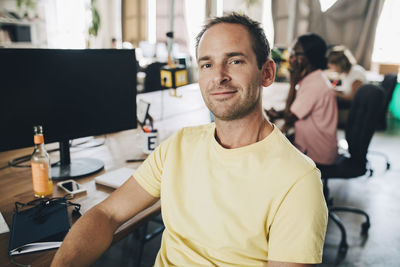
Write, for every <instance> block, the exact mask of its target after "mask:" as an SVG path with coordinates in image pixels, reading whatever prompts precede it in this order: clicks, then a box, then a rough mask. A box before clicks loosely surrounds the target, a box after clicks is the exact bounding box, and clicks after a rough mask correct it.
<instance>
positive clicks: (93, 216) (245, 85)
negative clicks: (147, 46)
mask: <svg viewBox="0 0 400 267" xmlns="http://www.w3.org/2000/svg"><path fill="white" fill-rule="evenodd" d="M196 47H197V61H198V64H199V84H200V88H201V92H202V95H203V98H204V101H205V103H206V104H207V106H208V107H209V109H210V110H211V111H212V113H213V114H214V115H215V124H214V123H211V124H208V125H203V126H198V127H190V128H185V129H182V130H181V131H179V132H178V133H176V134H175V135H174V136H172V137H171V138H169V139H168V140H166V141H165V142H163V143H162V144H161V145H160V146H159V147H158V148H157V149H156V150H155V151H154V152H153V153H152V154H151V155H150V156H149V158H148V159H147V160H146V161H145V162H144V163H143V164H142V165H141V167H140V168H138V169H137V171H136V172H135V174H134V178H131V179H129V181H128V182H127V183H125V184H124V185H123V186H122V187H121V188H119V189H118V190H116V191H115V192H114V193H113V194H111V196H110V197H109V198H108V199H106V200H105V201H104V202H102V203H100V204H99V205H97V206H96V207H94V208H93V209H91V210H90V211H88V212H87V213H86V214H85V215H84V216H83V217H82V218H81V219H79V220H78V221H77V222H76V223H75V224H74V226H73V227H72V229H71V231H70V233H69V234H68V235H67V237H66V238H65V240H64V242H63V244H62V246H61V247H60V249H59V251H58V252H57V254H56V256H55V258H54V262H53V266H68V264H70V263H73V262H75V261H76V262H78V261H79V264H82V265H88V264H90V263H92V262H93V261H94V260H95V259H96V258H97V257H99V256H100V255H101V253H102V252H103V251H104V250H106V248H107V247H108V246H109V245H110V243H111V240H112V237H113V233H114V231H115V230H116V229H117V227H118V226H119V225H121V224H122V223H123V222H125V221H126V220H127V219H129V218H130V217H132V216H134V215H135V214H137V213H138V212H139V211H141V210H142V209H143V208H145V207H147V206H149V205H150V204H152V203H154V202H155V201H156V200H157V199H158V198H159V197H160V198H161V205H162V215H163V221H164V225H165V231H164V233H163V237H162V244H161V248H160V251H159V253H158V255H157V259H156V263H155V265H156V266H233V265H236V266H266V265H267V264H268V266H303V265H302V264H308V263H318V262H320V261H321V255H322V247H323V242H324V235H325V230H326V223H327V210H326V205H325V200H324V197H323V194H322V186H321V181H320V175H319V171H318V169H316V167H315V165H314V163H313V162H312V161H311V160H310V159H308V158H307V157H305V156H304V155H303V154H301V153H300V152H299V151H298V150H296V149H295V148H294V147H293V146H292V145H291V144H290V143H289V142H288V141H287V139H286V138H285V137H284V136H283V135H282V134H281V133H280V132H279V130H278V129H276V128H275V127H274V126H273V125H271V124H270V123H269V122H268V120H267V119H266V118H265V117H264V116H263V111H262V105H261V104H262V103H261V94H262V90H263V86H268V85H270V84H271V83H272V82H273V80H274V76H275V64H274V62H273V61H272V60H271V59H269V51H270V49H269V45H268V42H267V40H266V38H265V35H264V33H263V31H262V29H261V28H260V26H259V24H258V23H256V22H254V21H252V20H250V19H249V18H248V17H246V16H242V15H238V14H232V15H229V16H226V17H221V18H216V19H214V20H212V21H211V22H210V23H209V24H207V25H206V26H205V27H204V29H203V31H202V32H201V33H200V34H199V36H198V38H197V45H196Z"/></svg>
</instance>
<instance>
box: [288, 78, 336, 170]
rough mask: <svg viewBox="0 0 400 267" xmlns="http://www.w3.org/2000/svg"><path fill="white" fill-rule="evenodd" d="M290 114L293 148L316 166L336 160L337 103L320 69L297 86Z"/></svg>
mask: <svg viewBox="0 0 400 267" xmlns="http://www.w3.org/2000/svg"><path fill="white" fill-rule="evenodd" d="M298 86H299V88H298V90H297V93H296V98H295V100H294V101H293V103H292V105H291V107H290V111H291V112H292V113H293V114H295V115H296V117H297V118H298V120H297V121H296V122H295V124H294V129H295V140H294V142H295V145H296V147H297V148H298V149H299V150H300V151H302V152H303V153H304V154H306V155H307V156H309V157H310V158H311V159H312V160H314V161H315V162H316V163H319V164H325V165H329V164H333V163H334V162H335V160H336V157H337V139H336V130H337V119H338V118H337V117H338V111H337V103H336V97H335V95H334V92H333V90H332V87H331V85H330V82H329V80H328V79H327V78H326V76H325V74H323V73H322V71H321V70H316V71H313V72H312V73H310V74H308V75H307V76H306V77H304V78H303V79H302V80H301V81H300V82H299V84H298Z"/></svg>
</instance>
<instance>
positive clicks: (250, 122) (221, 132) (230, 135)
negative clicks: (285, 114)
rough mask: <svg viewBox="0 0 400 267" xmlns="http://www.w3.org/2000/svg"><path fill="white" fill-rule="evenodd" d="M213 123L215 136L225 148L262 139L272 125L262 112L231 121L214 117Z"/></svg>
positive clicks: (270, 129)
mask: <svg viewBox="0 0 400 267" xmlns="http://www.w3.org/2000/svg"><path fill="white" fill-rule="evenodd" d="M215 125H216V132H215V138H216V139H217V141H218V143H219V144H220V145H221V146H223V147H225V148H239V147H243V146H247V145H251V144H254V143H256V142H258V141H261V140H263V139H264V138H265V137H267V136H268V135H269V134H270V133H271V132H272V130H273V126H272V125H271V123H270V122H269V121H268V120H267V119H266V118H265V117H264V115H263V113H262V112H256V113H254V114H249V115H248V116H246V117H245V118H241V119H237V120H232V121H222V120H219V119H217V118H215Z"/></svg>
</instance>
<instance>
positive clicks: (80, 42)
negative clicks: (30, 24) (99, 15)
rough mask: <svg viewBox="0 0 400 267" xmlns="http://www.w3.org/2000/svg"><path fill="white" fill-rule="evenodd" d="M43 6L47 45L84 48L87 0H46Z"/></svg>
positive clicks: (87, 12)
mask: <svg viewBox="0 0 400 267" xmlns="http://www.w3.org/2000/svg"><path fill="white" fill-rule="evenodd" d="M44 6H45V16H46V29H47V42H48V47H49V48H65V49H68V48H75V49H79V48H85V47H86V39H87V25H89V22H90V19H91V13H90V10H89V0H47V1H46V2H45V5H44ZM71 18H73V19H71Z"/></svg>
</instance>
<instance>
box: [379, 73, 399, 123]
mask: <svg viewBox="0 0 400 267" xmlns="http://www.w3.org/2000/svg"><path fill="white" fill-rule="evenodd" d="M396 84H397V75H396V74H386V75H385V76H384V78H383V81H382V83H381V86H382V88H383V90H384V92H385V101H384V106H383V109H382V112H381V114H380V116H379V119H378V125H377V128H376V129H377V130H385V129H386V114H387V111H388V107H389V103H390V100H391V99H392V95H393V91H394V88H395V87H396Z"/></svg>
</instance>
